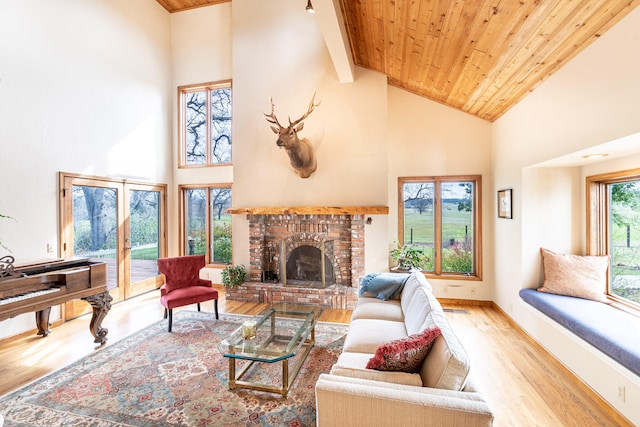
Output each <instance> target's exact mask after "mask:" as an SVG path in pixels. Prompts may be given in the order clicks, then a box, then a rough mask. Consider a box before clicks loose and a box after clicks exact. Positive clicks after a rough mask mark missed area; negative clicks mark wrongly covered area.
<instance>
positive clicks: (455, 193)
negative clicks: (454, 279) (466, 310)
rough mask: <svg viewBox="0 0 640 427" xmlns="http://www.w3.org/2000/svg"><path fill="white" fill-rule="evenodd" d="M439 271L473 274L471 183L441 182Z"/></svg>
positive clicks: (472, 189)
mask: <svg viewBox="0 0 640 427" xmlns="http://www.w3.org/2000/svg"><path fill="white" fill-rule="evenodd" d="M441 191H442V193H441V199H442V248H441V250H442V252H441V253H442V272H443V273H473V271H474V270H473V216H474V215H473V191H474V188H473V183H472V182H444V183H442V187H441Z"/></svg>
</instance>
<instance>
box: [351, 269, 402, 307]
mask: <svg viewBox="0 0 640 427" xmlns="http://www.w3.org/2000/svg"><path fill="white" fill-rule="evenodd" d="M408 278H409V273H371V274H367V275H366V276H364V277H363V278H362V281H361V282H360V296H362V295H364V293H365V292H369V293H370V294H372V295H374V296H375V297H376V298H378V299H381V300H383V301H386V300H389V299H392V298H394V297H396V296H397V295H399V294H400V292H402V288H403V287H404V284H405V283H406V281H407V279H408Z"/></svg>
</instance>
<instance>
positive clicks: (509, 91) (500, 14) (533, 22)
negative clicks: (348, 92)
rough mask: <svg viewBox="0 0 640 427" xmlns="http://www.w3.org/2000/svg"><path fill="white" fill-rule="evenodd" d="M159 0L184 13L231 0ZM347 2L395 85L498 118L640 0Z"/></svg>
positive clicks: (366, 55) (370, 58) (359, 48)
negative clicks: (184, 11)
mask: <svg viewBox="0 0 640 427" xmlns="http://www.w3.org/2000/svg"><path fill="white" fill-rule="evenodd" d="M157 1H158V3H160V4H161V5H162V6H163V7H164V8H165V9H167V10H168V11H169V12H178V11H182V10H186V9H192V8H195V7H200V6H207V5H210V4H216V3H223V2H226V1H229V0H157ZM316 1H329V0H316ZM300 3H301V6H300V7H304V5H305V4H306V3H305V1H303V0H300ZM340 3H341V7H342V15H343V18H344V22H345V24H346V27H347V28H346V30H347V34H348V36H349V44H350V47H351V54H352V56H353V61H354V63H355V64H356V65H359V66H362V67H365V68H369V69H372V70H375V71H379V72H381V73H384V74H386V75H387V79H388V82H389V84H391V85H393V86H397V87H399V88H402V89H406V90H408V91H410V92H413V93H416V94H418V95H420V96H424V97H425V98H428V99H431V100H433V101H437V102H440V103H442V104H445V105H448V106H451V107H453V108H456V109H459V110H462V111H465V112H468V113H470V114H473V115H476V116H478V117H480V118H483V119H485V120H489V121H494V120H496V119H497V118H499V117H500V116H501V115H503V114H504V113H505V112H506V111H508V110H509V108H511V107H512V106H514V105H515V104H516V103H517V102H518V101H520V100H521V99H522V98H523V97H524V96H526V95H527V94H528V93H529V92H531V91H532V90H534V89H535V88H536V86H538V85H539V84H540V83H541V82H542V81H543V80H544V79H546V78H547V77H549V76H550V75H551V74H553V73H554V72H556V71H557V70H558V69H560V68H561V67H562V66H563V65H564V64H566V63H567V62H568V61H569V60H570V59H571V58H573V57H574V56H575V55H576V54H578V53H579V52H581V51H582V50H583V49H584V48H586V47H587V46H588V45H589V44H590V43H592V42H593V41H594V40H596V39H597V38H598V37H600V36H601V35H602V34H604V32H606V31H607V30H608V29H609V28H611V27H612V26H613V25H615V24H616V23H617V22H618V21H619V20H620V19H622V18H623V17H624V16H625V15H627V14H628V13H629V12H631V11H632V10H633V9H634V8H635V7H636V6H637V5H638V4H639V3H640V0H395V1H392V0H386V1H385V0H340Z"/></svg>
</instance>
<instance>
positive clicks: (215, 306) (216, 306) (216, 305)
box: [213, 299, 219, 319]
mask: <svg viewBox="0 0 640 427" xmlns="http://www.w3.org/2000/svg"><path fill="white" fill-rule="evenodd" d="M213 308H214V309H215V310H216V319H219V317H218V300H217V299H216V300H213Z"/></svg>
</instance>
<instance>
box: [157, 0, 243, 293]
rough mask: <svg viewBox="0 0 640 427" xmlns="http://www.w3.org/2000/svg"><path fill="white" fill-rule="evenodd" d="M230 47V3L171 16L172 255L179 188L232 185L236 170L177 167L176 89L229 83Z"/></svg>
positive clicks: (217, 279)
mask: <svg viewBox="0 0 640 427" xmlns="http://www.w3.org/2000/svg"><path fill="white" fill-rule="evenodd" d="M231 45H232V36H231V2H229V3H223V4H220V5H217V6H214V7H202V8H197V9H192V10H188V11H185V12H179V13H173V14H171V65H172V85H171V89H172V105H173V107H172V108H173V109H172V112H173V114H172V116H171V118H172V124H173V133H172V135H171V136H172V144H171V152H172V170H173V181H172V182H171V183H170V186H169V191H168V192H169V196H168V199H169V200H170V201H171V202H170V203H169V205H168V217H169V255H170V256H175V255H177V254H178V253H179V244H180V242H179V236H178V230H179V224H178V219H179V218H178V206H179V202H178V197H179V194H178V185H180V184H203V185H208V184H215V183H231V182H233V167H232V166H230V165H225V166H216V167H211V168H178V162H179V159H178V155H179V154H178V153H179V151H178V144H179V143H178V141H179V136H178V91H177V88H178V86H185V85H191V84H200V83H208V82H216V81H221V80H230V79H231V78H232V67H231ZM234 123H235V118H234ZM234 147H235V141H234ZM234 195H235V194H234ZM219 270H220V269H211V272H210V274H207V276H208V277H209V278H210V279H211V280H213V281H215V282H217V283H220V276H219Z"/></svg>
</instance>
